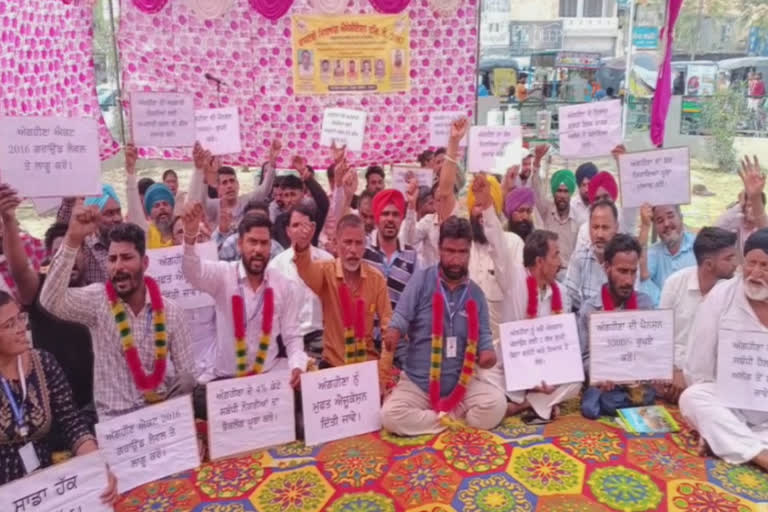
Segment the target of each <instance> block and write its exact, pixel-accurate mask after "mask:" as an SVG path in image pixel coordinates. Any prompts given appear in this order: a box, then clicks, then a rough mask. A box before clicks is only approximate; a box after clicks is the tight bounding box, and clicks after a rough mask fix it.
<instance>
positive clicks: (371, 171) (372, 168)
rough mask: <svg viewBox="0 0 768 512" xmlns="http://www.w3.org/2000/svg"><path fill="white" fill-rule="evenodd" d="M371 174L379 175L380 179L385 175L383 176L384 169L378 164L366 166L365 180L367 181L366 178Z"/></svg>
mask: <svg viewBox="0 0 768 512" xmlns="http://www.w3.org/2000/svg"><path fill="white" fill-rule="evenodd" d="M373 174H378V175H379V176H381V179H382V180H383V179H385V176H384V169H382V168H381V167H380V166H378V165H371V166H369V167H368V168H367V169H366V170H365V181H368V178H370V177H371V175H373Z"/></svg>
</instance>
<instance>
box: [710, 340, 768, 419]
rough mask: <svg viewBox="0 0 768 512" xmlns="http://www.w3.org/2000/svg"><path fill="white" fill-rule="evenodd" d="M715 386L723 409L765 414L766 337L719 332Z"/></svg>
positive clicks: (767, 378) (767, 381)
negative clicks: (725, 407)
mask: <svg viewBox="0 0 768 512" xmlns="http://www.w3.org/2000/svg"><path fill="white" fill-rule="evenodd" d="M716 386H717V396H718V397H719V398H720V400H722V403H723V404H725V405H726V406H727V407H730V408H732V409H748V410H751V411H763V412H768V334H766V333H764V332H756V331H743V330H739V331H734V330H730V329H720V331H719V332H718V343H717V382H716Z"/></svg>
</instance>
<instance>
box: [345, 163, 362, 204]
mask: <svg viewBox="0 0 768 512" xmlns="http://www.w3.org/2000/svg"><path fill="white" fill-rule="evenodd" d="M343 186H344V195H345V196H346V198H347V200H348V201H351V200H352V197H353V196H354V195H355V192H357V187H358V176H357V171H356V170H354V169H349V170H348V171H347V173H346V176H344V184H343Z"/></svg>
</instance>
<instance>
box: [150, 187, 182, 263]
mask: <svg viewBox="0 0 768 512" xmlns="http://www.w3.org/2000/svg"><path fill="white" fill-rule="evenodd" d="M175 204H176V199H175V198H174V197H173V193H172V192H171V190H170V189H169V188H168V187H167V186H166V185H164V184H163V183H155V184H154V185H152V186H151V187H149V188H148V189H147V192H146V194H144V211H145V212H147V215H149V219H150V222H149V225H148V226H147V249H160V248H162V247H171V246H172V245H173V232H172V229H171V228H172V226H173V208H174V206H175Z"/></svg>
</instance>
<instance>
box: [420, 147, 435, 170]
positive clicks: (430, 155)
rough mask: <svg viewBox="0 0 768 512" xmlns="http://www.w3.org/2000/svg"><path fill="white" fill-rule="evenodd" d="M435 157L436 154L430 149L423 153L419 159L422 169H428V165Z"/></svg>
mask: <svg viewBox="0 0 768 512" xmlns="http://www.w3.org/2000/svg"><path fill="white" fill-rule="evenodd" d="M434 156H435V153H434V152H433V151H431V150H429V149H426V150H424V151H422V152H421V154H420V155H419V157H418V160H419V164H420V165H421V166H422V167H426V166H427V163H428V162H429V161H430V160H431V159H432V158H433V157H434Z"/></svg>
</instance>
